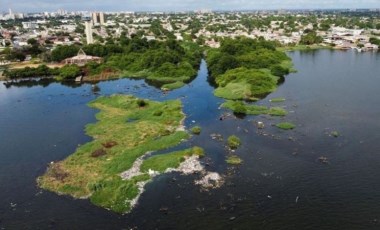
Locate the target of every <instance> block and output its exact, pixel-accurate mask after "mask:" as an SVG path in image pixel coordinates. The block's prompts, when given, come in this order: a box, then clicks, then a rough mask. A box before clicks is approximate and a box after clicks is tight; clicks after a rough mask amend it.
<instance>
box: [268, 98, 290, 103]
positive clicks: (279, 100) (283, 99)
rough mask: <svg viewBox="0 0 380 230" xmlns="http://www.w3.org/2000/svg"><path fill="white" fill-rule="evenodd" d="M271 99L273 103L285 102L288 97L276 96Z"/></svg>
mask: <svg viewBox="0 0 380 230" xmlns="http://www.w3.org/2000/svg"><path fill="white" fill-rule="evenodd" d="M269 101H270V102H272V103H278V102H284V101H286V99H285V98H283V97H276V98H272V99H270V100H269Z"/></svg>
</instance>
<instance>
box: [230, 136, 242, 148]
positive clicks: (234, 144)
mask: <svg viewBox="0 0 380 230" xmlns="http://www.w3.org/2000/svg"><path fill="white" fill-rule="evenodd" d="M227 144H228V147H230V148H231V149H237V148H238V147H239V146H240V145H241V141H240V138H239V137H237V136H235V135H232V136H229V137H228V139H227Z"/></svg>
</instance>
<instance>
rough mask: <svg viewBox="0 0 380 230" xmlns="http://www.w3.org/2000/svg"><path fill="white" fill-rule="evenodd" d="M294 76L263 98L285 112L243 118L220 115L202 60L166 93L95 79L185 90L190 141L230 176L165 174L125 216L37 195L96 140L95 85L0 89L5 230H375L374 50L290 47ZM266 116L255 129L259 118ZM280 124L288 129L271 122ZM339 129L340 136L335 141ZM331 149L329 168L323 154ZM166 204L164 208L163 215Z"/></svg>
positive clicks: (0, 195) (378, 105) (379, 83)
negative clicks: (229, 141) (201, 178)
mask: <svg viewBox="0 0 380 230" xmlns="http://www.w3.org/2000/svg"><path fill="white" fill-rule="evenodd" d="M289 55H290V56H291V58H292V59H293V62H294V64H295V67H296V69H297V70H298V73H295V74H290V75H289V76H287V78H286V80H285V83H284V84H282V85H281V86H280V87H279V89H278V90H277V91H276V92H275V93H273V94H271V95H269V96H267V98H265V99H263V100H262V101H259V102H258V104H264V105H269V104H270V103H269V99H270V98H274V97H285V98H286V99H287V100H286V102H283V103H277V104H276V106H284V107H285V108H286V109H287V110H288V111H290V113H289V115H287V116H286V117H284V118H278V117H272V118H271V117H267V116H247V117H245V118H244V119H236V118H234V117H229V118H227V119H226V120H223V121H219V117H220V115H221V114H223V113H226V112H228V111H225V110H221V109H219V106H220V104H221V103H222V102H223V100H221V99H219V98H216V97H214V96H213V95H212V90H213V88H212V87H211V86H210V85H209V83H208V82H207V69H206V65H205V63H203V64H202V67H201V69H200V71H199V75H198V77H197V78H196V79H195V80H194V81H193V82H192V83H191V84H190V85H188V86H185V87H184V88H182V89H179V90H175V91H173V92H170V93H169V94H167V95H163V94H162V92H161V91H159V90H157V89H155V88H153V87H151V86H148V85H146V84H145V83H144V81H134V80H128V79H122V80H117V81H108V82H102V83H99V84H98V86H99V87H100V92H99V93H100V94H101V95H109V94H113V93H123V94H134V95H136V96H139V97H144V98H149V99H154V100H167V99H175V98H181V100H182V101H183V104H184V111H185V113H186V114H187V119H186V126H187V127H191V126H193V125H200V126H201V127H202V133H201V135H199V136H196V137H194V138H192V139H191V140H190V141H189V142H187V143H185V144H183V145H182V146H181V147H183V146H191V145H199V146H201V147H203V148H204V149H205V150H206V152H207V157H206V158H205V159H203V161H204V162H208V163H209V166H207V169H208V170H210V171H217V172H219V173H221V174H223V175H224V176H225V180H226V183H225V185H224V186H223V187H222V188H219V189H215V190H211V191H209V192H204V191H200V188H199V187H197V186H194V185H193V180H194V179H195V178H197V176H196V175H194V176H181V175H179V174H168V175H162V176H159V177H158V178H156V179H155V180H154V181H153V182H152V183H149V184H148V185H147V186H146V192H145V193H143V195H142V196H141V198H140V200H139V205H138V206H137V207H136V208H135V209H134V210H133V212H132V213H130V214H128V215H118V214H115V213H112V212H109V211H107V210H104V209H102V208H98V207H95V206H93V205H92V204H90V203H89V201H87V200H74V199H72V198H70V197H66V196H58V195H56V194H54V193H50V192H46V191H41V190H40V189H38V188H37V187H36V183H35V180H36V178H37V177H38V176H39V175H41V174H43V173H44V171H45V170H46V167H47V164H48V163H49V162H51V161H57V160H62V159H64V158H65V157H67V156H68V155H70V154H71V153H73V152H74V151H75V148H76V147H77V145H78V144H83V143H85V142H88V141H90V140H91V138H90V137H88V136H86V135H85V134H84V131H83V129H84V126H85V125H86V124H88V123H91V122H95V118H94V115H95V113H96V110H93V109H91V108H89V107H87V106H86V103H88V102H89V101H91V100H93V99H94V98H96V97H97V95H95V94H94V93H93V92H92V91H91V85H81V86H77V87H70V86H63V85H60V84H59V83H51V84H49V83H44V84H42V85H41V84H37V83H36V84H29V85H28V86H26V85H24V86H23V85H22V84H20V85H18V86H11V87H9V88H6V87H5V86H4V85H3V84H1V85H0V229H129V228H131V227H135V226H136V227H137V228H138V229H380V179H379V178H380V132H379V131H380V94H379V92H380V91H379V87H380V55H379V54H376V53H359V54H358V53H355V52H336V51H328V50H321V51H315V52H293V53H289ZM255 121H262V122H264V123H265V129H264V130H263V132H264V133H259V132H258V130H257V129H256V127H255V125H254V122H255ZM280 121H291V122H293V123H295V124H296V125H297V128H296V129H295V130H292V131H282V130H278V129H277V128H275V127H273V126H272V124H276V123H278V122H280ZM331 131H338V132H339V133H340V136H339V137H338V138H334V137H331V136H330V135H329V134H330V133H331ZM212 133H220V134H222V135H223V136H225V137H227V136H228V135H232V134H235V135H237V136H239V137H240V138H241V140H242V143H243V145H242V146H241V148H239V149H238V150H237V151H236V154H237V155H239V156H240V157H241V158H242V159H243V161H244V162H243V164H242V165H241V166H238V167H231V166H228V165H226V164H225V158H226V156H227V155H228V154H229V153H228V151H227V150H226V149H225V147H224V143H223V142H218V141H216V140H212V139H211V138H210V134H212ZM321 156H325V157H327V158H328V161H329V163H328V164H322V163H320V162H319V161H318V158H319V157H321ZM161 208H165V209H167V210H168V211H167V212H160V209H161Z"/></svg>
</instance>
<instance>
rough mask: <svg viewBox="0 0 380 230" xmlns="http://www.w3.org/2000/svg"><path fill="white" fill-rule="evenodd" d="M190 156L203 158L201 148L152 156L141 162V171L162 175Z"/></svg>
mask: <svg viewBox="0 0 380 230" xmlns="http://www.w3.org/2000/svg"><path fill="white" fill-rule="evenodd" d="M192 155H197V156H200V157H202V156H204V151H203V149H202V148H199V147H193V148H191V149H185V150H181V151H176V152H172V153H167V154H162V155H156V156H152V157H150V158H148V159H146V160H145V161H144V162H143V164H142V165H141V171H142V172H148V170H149V169H151V170H154V171H158V172H161V173H162V172H165V170H166V169H168V168H177V167H178V166H179V165H180V164H181V163H182V162H183V161H184V160H185V157H189V156H192Z"/></svg>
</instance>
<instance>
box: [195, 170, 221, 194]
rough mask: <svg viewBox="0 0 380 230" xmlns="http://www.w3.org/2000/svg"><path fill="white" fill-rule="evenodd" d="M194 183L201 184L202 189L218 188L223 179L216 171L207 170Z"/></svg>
mask: <svg viewBox="0 0 380 230" xmlns="http://www.w3.org/2000/svg"><path fill="white" fill-rule="evenodd" d="M194 183H195V184H196V185H200V186H202V187H203V188H204V189H206V190H207V189H212V188H219V187H220V186H222V185H223V183H224V179H223V177H222V176H221V175H219V173H217V172H208V173H206V175H205V176H203V177H202V178H201V179H200V180H196V181H195V182H194Z"/></svg>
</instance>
